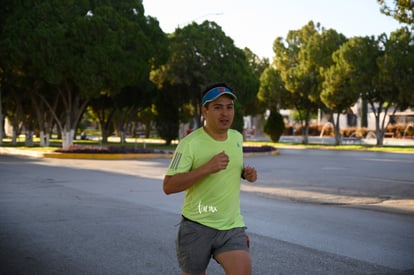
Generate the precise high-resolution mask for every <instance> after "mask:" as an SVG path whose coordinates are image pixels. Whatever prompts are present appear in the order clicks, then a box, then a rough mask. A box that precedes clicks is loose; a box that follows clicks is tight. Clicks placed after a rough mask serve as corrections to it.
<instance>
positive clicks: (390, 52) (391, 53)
mask: <svg viewBox="0 0 414 275" xmlns="http://www.w3.org/2000/svg"><path fill="white" fill-rule="evenodd" d="M379 42H381V45H382V47H381V48H383V49H384V50H383V52H382V54H381V55H380V56H379V57H378V58H377V66H378V74H377V75H376V76H375V78H374V85H375V90H374V92H373V93H372V95H371V97H370V98H368V101H369V103H370V105H371V108H372V109H373V111H374V113H375V122H376V123H375V125H376V136H377V145H379V146H381V145H383V137H384V134H385V131H386V128H387V126H388V123H389V121H388V123H386V117H387V115H388V114H389V112H391V113H392V114H394V113H395V112H396V111H397V110H405V109H406V108H407V107H410V106H414V96H413V91H414V84H413V83H414V65H413V64H414V37H413V35H412V33H411V32H410V31H409V30H408V28H401V29H399V30H396V31H395V32H393V33H391V35H390V37H389V38H387V36H386V35H385V34H383V35H381V36H380V37H379ZM381 114H382V119H381Z"/></svg>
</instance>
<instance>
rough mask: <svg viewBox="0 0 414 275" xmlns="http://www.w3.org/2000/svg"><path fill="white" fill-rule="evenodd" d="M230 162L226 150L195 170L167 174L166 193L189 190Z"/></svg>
mask: <svg viewBox="0 0 414 275" xmlns="http://www.w3.org/2000/svg"><path fill="white" fill-rule="evenodd" d="M228 163H229V157H228V156H227V155H226V154H225V153H224V152H221V153H219V154H217V155H215V156H214V157H213V158H212V159H211V160H210V161H209V162H207V163H206V164H204V165H201V166H200V167H198V168H196V169H194V170H191V171H189V172H185V173H178V174H175V175H172V176H168V175H167V176H165V177H164V182H163V190H164V193H165V194H167V195H169V194H173V193H178V192H182V191H184V190H187V189H188V188H190V187H191V186H193V185H194V184H196V183H197V182H198V181H200V180H201V179H203V178H204V177H206V176H208V175H209V174H212V173H216V172H218V171H220V170H223V169H226V167H227V164H228Z"/></svg>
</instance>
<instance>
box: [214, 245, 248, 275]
mask: <svg viewBox="0 0 414 275" xmlns="http://www.w3.org/2000/svg"><path fill="white" fill-rule="evenodd" d="M214 258H215V259H216V260H217V262H219V263H220V264H221V266H222V267H223V269H224V271H225V272H226V274H227V275H250V274H251V272H252V264H251V258H250V253H249V252H248V251H246V250H232V251H226V252H221V253H219V254H217V255H215V256H214Z"/></svg>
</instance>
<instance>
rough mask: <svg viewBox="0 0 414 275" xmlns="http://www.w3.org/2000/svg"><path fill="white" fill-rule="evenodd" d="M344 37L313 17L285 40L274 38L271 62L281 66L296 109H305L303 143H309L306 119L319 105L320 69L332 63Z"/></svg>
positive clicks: (299, 110) (291, 32) (282, 76)
mask: <svg viewBox="0 0 414 275" xmlns="http://www.w3.org/2000/svg"><path fill="white" fill-rule="evenodd" d="M344 40H345V38H344V36H343V35H339V34H337V33H336V32H335V31H332V30H328V31H325V30H324V29H323V28H321V27H320V26H319V24H317V25H316V26H315V25H314V23H313V22H312V21H310V22H309V23H308V24H307V25H305V26H303V27H302V28H301V29H300V30H297V31H289V33H288V36H287V38H286V41H285V40H283V38H281V37H279V38H277V39H276V40H275V42H274V45H273V50H274V52H275V58H274V66H275V67H276V68H277V69H278V70H280V75H281V79H282V81H283V82H284V84H285V88H286V90H287V91H289V92H290V93H292V95H293V97H294V101H295V106H297V109H298V112H299V113H302V112H303V113H304V118H303V120H302V123H304V127H303V128H304V133H303V143H304V144H307V143H308V130H309V121H310V117H311V114H312V113H316V111H317V108H318V107H320V106H321V105H322V104H321V99H320V93H321V89H322V76H321V69H322V68H326V67H328V66H330V65H331V64H332V58H331V54H332V53H333V52H334V51H335V50H336V49H337V48H338V47H339V45H340V44H342V43H343V41H344Z"/></svg>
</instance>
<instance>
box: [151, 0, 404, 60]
mask: <svg viewBox="0 0 414 275" xmlns="http://www.w3.org/2000/svg"><path fill="white" fill-rule="evenodd" d="M143 4H144V9H145V15H149V16H152V17H156V18H157V19H158V21H159V23H160V27H161V29H162V30H163V31H164V32H165V33H172V32H174V30H175V29H176V28H177V27H184V26H185V25H187V24H189V23H191V22H193V21H195V22H197V23H202V22H203V21H204V20H209V21H215V22H216V23H217V24H218V25H220V26H221V28H222V30H223V31H224V32H225V34H226V35H227V36H229V37H230V38H232V39H233V41H234V43H235V45H236V46H237V47H239V48H241V49H243V48H245V47H247V48H249V49H250V50H251V51H252V52H253V53H255V54H256V55H258V56H259V57H261V58H263V57H267V58H269V59H270V60H271V59H272V57H273V55H274V54H273V50H272V47H273V42H274V40H275V39H276V38H277V37H283V38H286V36H287V34H288V32H289V31H290V30H298V29H301V28H302V27H303V26H304V25H306V24H307V23H308V22H309V21H311V20H312V21H313V22H314V23H315V24H316V23H318V22H319V23H320V24H321V26H322V27H324V28H325V29H334V30H336V31H337V32H339V33H342V34H343V35H345V36H346V37H348V38H351V37H354V36H371V35H374V36H378V35H380V34H382V33H386V34H388V35H389V34H390V33H391V32H393V31H395V30H397V29H398V28H400V27H401V26H402V25H400V24H399V23H398V22H397V21H396V20H395V19H393V18H392V17H390V16H386V15H384V14H382V13H381V12H380V10H379V8H380V6H379V4H378V3H377V0H238V1H237V0H143Z"/></svg>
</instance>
